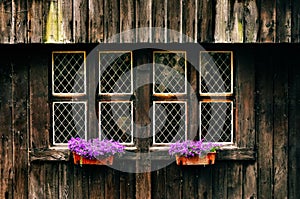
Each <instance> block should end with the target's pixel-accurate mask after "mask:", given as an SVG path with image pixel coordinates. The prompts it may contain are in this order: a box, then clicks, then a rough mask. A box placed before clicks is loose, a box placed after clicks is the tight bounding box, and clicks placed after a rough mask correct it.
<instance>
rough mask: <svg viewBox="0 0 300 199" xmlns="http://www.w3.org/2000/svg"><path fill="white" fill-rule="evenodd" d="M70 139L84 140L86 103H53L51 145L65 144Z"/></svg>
mask: <svg viewBox="0 0 300 199" xmlns="http://www.w3.org/2000/svg"><path fill="white" fill-rule="evenodd" d="M71 137H81V138H86V103H85V102H54V103H53V144H54V145H55V144H67V143H68V141H69V139H71Z"/></svg>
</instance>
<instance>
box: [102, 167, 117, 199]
mask: <svg viewBox="0 0 300 199" xmlns="http://www.w3.org/2000/svg"><path fill="white" fill-rule="evenodd" d="M105 179H106V181H105V197H104V198H105V199H106V198H107V199H115V198H120V175H119V171H117V170H114V169H112V168H107V170H106V173H105Z"/></svg>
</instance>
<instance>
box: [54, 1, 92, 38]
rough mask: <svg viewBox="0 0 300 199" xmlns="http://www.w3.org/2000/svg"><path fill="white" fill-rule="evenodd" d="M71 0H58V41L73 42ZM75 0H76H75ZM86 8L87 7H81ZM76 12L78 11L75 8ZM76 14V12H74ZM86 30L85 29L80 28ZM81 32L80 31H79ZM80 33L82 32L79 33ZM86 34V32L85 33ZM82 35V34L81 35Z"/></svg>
mask: <svg viewBox="0 0 300 199" xmlns="http://www.w3.org/2000/svg"><path fill="white" fill-rule="evenodd" d="M72 2H73V1H72V0H59V1H58V11H57V12H58V16H57V17H58V34H59V35H58V37H59V42H60V43H71V42H74V38H73V35H74V32H73V31H74V30H73V12H72V9H70V8H72V7H73V3H72ZM75 2H77V1H75ZM82 9H87V7H82ZM75 11H76V12H78V11H77V10H76V9H75ZM74 14H75V15H76V13H74ZM84 23H85V22H84ZM81 28H84V27H81ZM81 31H86V30H84V29H83V30H81ZM80 33H81V32H80ZM81 34H82V33H81ZM85 34H87V33H85ZM83 36H84V35H83Z"/></svg>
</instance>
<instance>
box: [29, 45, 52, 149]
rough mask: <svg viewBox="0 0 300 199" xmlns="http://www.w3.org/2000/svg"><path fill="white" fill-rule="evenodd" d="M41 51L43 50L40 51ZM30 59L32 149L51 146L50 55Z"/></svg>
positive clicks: (45, 54)
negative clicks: (49, 102) (49, 103)
mask: <svg viewBox="0 0 300 199" xmlns="http://www.w3.org/2000/svg"><path fill="white" fill-rule="evenodd" d="M40 52H41V51H40ZM39 55H40V56H36V57H34V59H30V61H29V63H30V74H29V77H30V79H29V81H30V82H29V84H30V85H29V86H30V89H29V91H30V93H29V95H30V96H29V98H30V99H29V100H30V146H29V148H30V149H35V148H40V149H41V148H47V147H48V146H49V128H50V110H49V105H48V56H49V54H47V53H44V54H42V53H41V54H39Z"/></svg>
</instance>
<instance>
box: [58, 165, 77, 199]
mask: <svg viewBox="0 0 300 199" xmlns="http://www.w3.org/2000/svg"><path fill="white" fill-rule="evenodd" d="M72 168H73V165H71V164H70V163H62V162H60V163H59V164H58V184H57V187H58V198H74V196H73V191H74V188H73V184H72V180H73V178H70V177H71V176H72V172H70V170H72Z"/></svg>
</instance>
